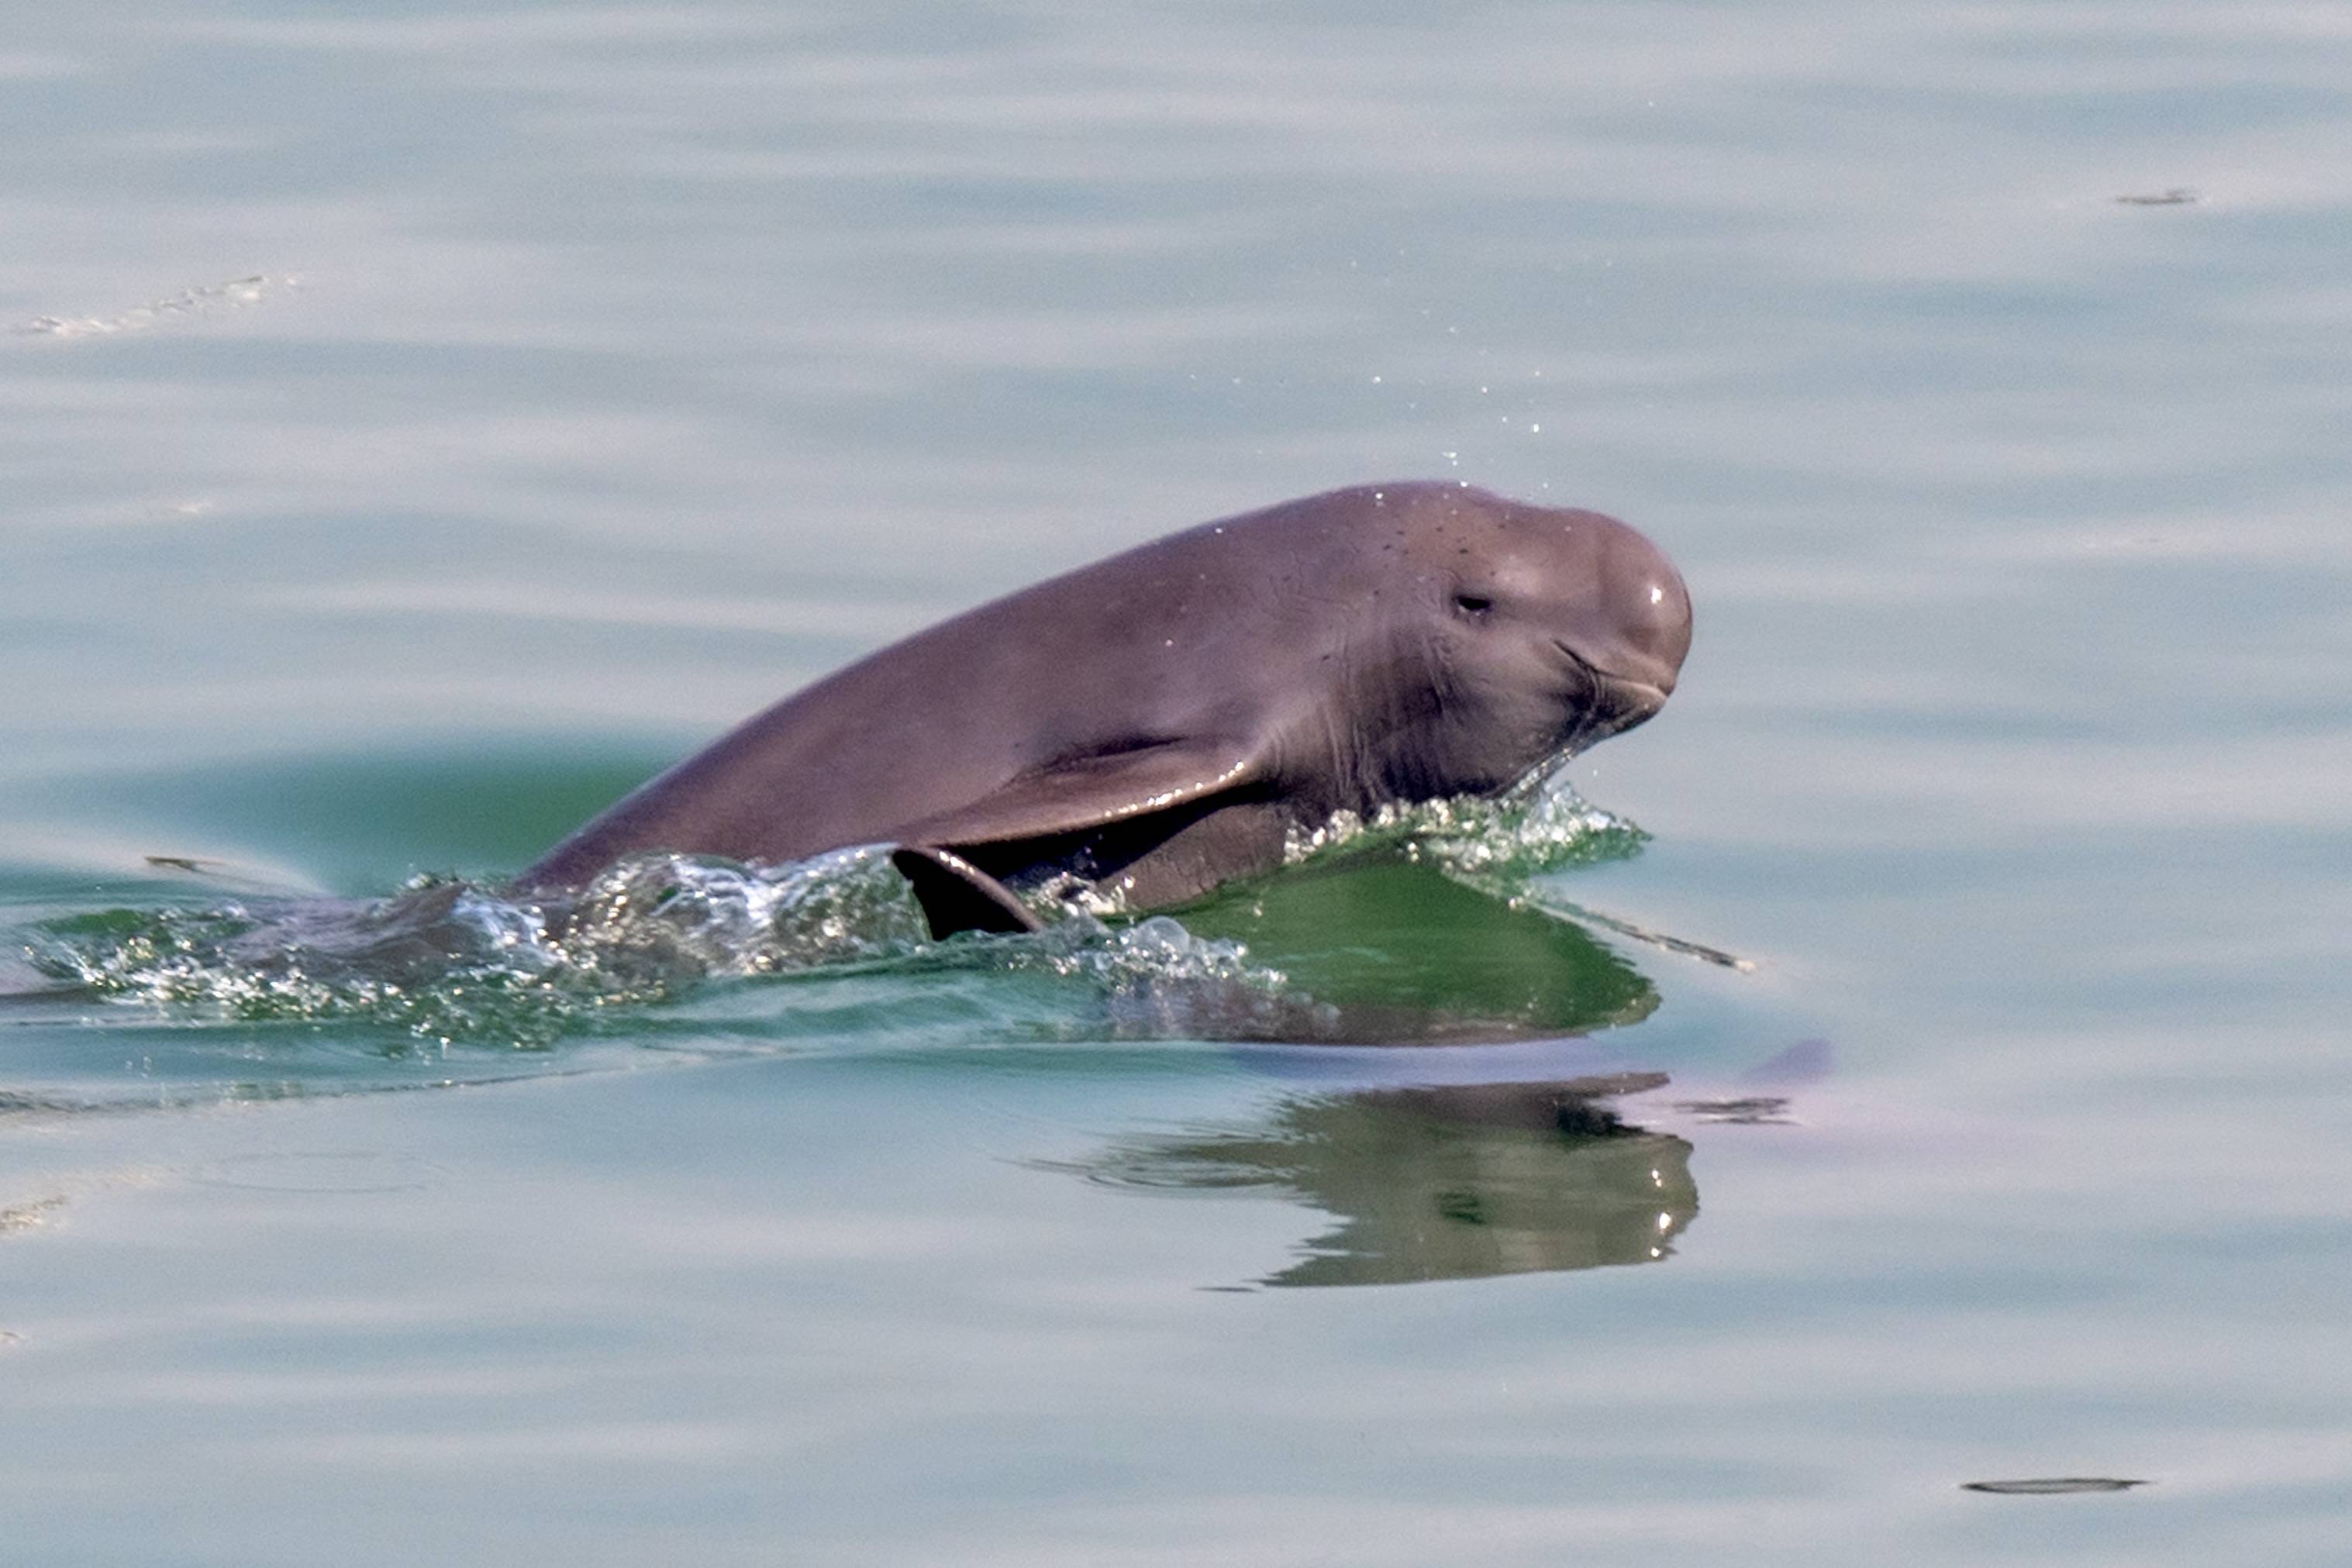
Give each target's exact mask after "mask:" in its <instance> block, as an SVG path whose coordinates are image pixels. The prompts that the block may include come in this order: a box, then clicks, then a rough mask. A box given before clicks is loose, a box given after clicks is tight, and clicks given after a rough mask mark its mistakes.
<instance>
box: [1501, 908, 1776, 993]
mask: <svg viewBox="0 0 2352 1568" xmlns="http://www.w3.org/2000/svg"><path fill="white" fill-rule="evenodd" d="M1538 908H1551V909H1554V910H1556V911H1557V912H1558V913H1559V914H1561V915H1566V916H1567V917H1568V918H1569V919H1570V920H1586V921H1590V922H1591V923H1592V924H1593V925H1598V926H1600V927H1601V929H1602V930H1604V931H1614V932H1616V933H1617V934H1618V935H1619V936H1630V937H1632V938H1633V940H1634V941H1636V942H1647V943H1648V944H1649V945H1650V946H1653V947H1663V948H1664V949H1665V950H1666V951H1667V952H1669V953H1680V954H1681V955H1682V956H1684V957H1685V958H1696V959H1697V960H1698V961H1699V962H1700V963H1702V964H1713V965H1714V966H1715V967H1717V968H1719V969H1730V970H1733V971H1735V972H1737V973H1738V974H1742V975H1752V974H1754V973H1755V972H1756V963H1755V960H1754V959H1752V958H1743V957H1741V956H1739V955H1738V954H1737V953H1727V952H1725V951H1724V950H1723V949H1722V948H1720V947H1710V946H1707V945H1706V943H1704V942H1693V941H1690V940H1689V939H1688V938H1686V937H1682V936H1667V935H1666V934H1665V933H1664V932H1663V931H1653V930H1652V929H1650V927H1648V926H1646V925H1635V924H1634V923H1633V922H1632V921H1630V920H1621V919H1619V918H1618V917H1617V916H1616V915H1603V914H1601V911H1599V910H1597V909H1593V908H1591V907H1589V906H1587V905H1585V904H1570V903H1568V902H1566V901H1565V900H1562V901H1560V902H1559V904H1550V905H1547V904H1541V903H1538Z"/></svg>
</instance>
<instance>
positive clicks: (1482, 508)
mask: <svg viewBox="0 0 2352 1568" xmlns="http://www.w3.org/2000/svg"><path fill="white" fill-rule="evenodd" d="M1398 510H1399V511H1400V512H1401V513H1402V516H1401V517H1399V519H1398V521H1399V523H1400V524H1401V525H1402V526H1401V527H1400V528H1399V530H1398V538H1399V542H1400V543H1401V544H1402V546H1403V548H1404V549H1405V551H1406V553H1407V555H1408V556H1409V558H1410V559H1411V560H1412V564H1413V565H1414V566H1416V567H1418V568H1420V569H1422V570H1440V571H1445V572H1449V573H1453V574H1455V575H1459V576H1464V577H1477V578H1481V579H1484V580H1489V581H1491V582H1492V583H1493V585H1494V586H1496V588H1500V589H1507V590H1516V591H1521V592H1528V593H1542V592H1547V591H1548V592H1551V593H1573V592H1574V591H1576V590H1577V589H1578V588H1579V587H1580V586H1583V585H1585V584H1588V583H1591V582H1592V581H1593V580H1595V579H1596V578H1597V577H1599V576H1601V575H1603V574H1606V573H1607V572H1608V571H1609V570H1610V568H1611V565H1612V558H1613V557H1616V556H1618V555H1620V554H1622V553H1623V551H1624V549H1625V548H1626V547H1627V546H1628V545H1632V544H1633V541H1634V540H1637V539H1638V538H1639V536H1638V535H1635V534H1634V533H1633V529H1631V528H1628V527H1626V526H1625V525H1624V524H1623V523H1621V522H1619V521H1618V520H1617V519H1616V518H1614V517H1606V516H1603V515H1602V514H1601V513H1599V512H1588V511H1584V510H1581V509H1579V508H1575V507H1538V506H1530V505H1528V504H1527V503H1525V502H1519V501H1509V500H1506V499H1504V498H1503V497H1499V496H1496V495H1493V494H1491V493H1490V492H1487V491H1485V490H1475V489H1468V488H1461V489H1455V488H1448V487H1437V486H1433V487H1430V488H1428V489H1423V490H1421V491H1419V493H1417V494H1414V495H1412V496H1411V497H1406V498H1405V504H1404V505H1403V506H1402V507H1399V508H1398ZM1634 548H1636V549H1638V548H1639V547H1638V546H1634Z"/></svg>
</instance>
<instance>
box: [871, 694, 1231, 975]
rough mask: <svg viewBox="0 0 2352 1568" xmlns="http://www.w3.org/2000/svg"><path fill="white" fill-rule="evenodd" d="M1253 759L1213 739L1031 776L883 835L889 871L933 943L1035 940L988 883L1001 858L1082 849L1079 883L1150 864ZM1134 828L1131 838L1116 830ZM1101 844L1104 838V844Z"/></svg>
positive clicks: (1122, 752)
mask: <svg viewBox="0 0 2352 1568" xmlns="http://www.w3.org/2000/svg"><path fill="white" fill-rule="evenodd" d="M1256 772H1257V759H1256V754H1255V748H1254V747H1251V746H1249V745H1247V744H1245V743H1244V742H1241V741H1237V740H1231V739H1226V738H1223V737H1201V738H1197V739H1185V740H1164V741H1150V742H1147V743H1144V744H1141V745H1135V746H1127V747H1120V748H1119V749H1118V750H1115V751H1105V752H1097V753H1094V754H1091V755H1087V756H1081V757H1077V758H1071V759H1068V760H1066V761H1059V762H1055V763H1054V764H1052V765H1050V766H1047V767H1045V768H1034V769H1032V770H1031V771H1029V772H1027V773H1024V774H1022V775H1020V776H1019V777H1017V778H1015V779H1012V780H1010V781H1009V782H1007V783H1006V784H1005V785H1004V786H1003V788H1002V789H996V790H994V791H992V792H991V793H989V794H987V795H984V796H982V797H981V798H980V799H979V800H973V801H971V802H970V803H968V804H966V805H962V806H959V807H956V808H954V809H952V810H947V811H942V812H939V813H937V814H935V815H933V816H930V817H927V818H924V819H922V820H921V821H917V822H913V823H910V824H908V826H907V827H906V828H904V829H902V830H900V831H898V832H896V833H894V834H892V837H893V838H894V839H895V840H896V841H898V844H899V845H900V848H899V849H898V851H897V852H894V853H893V855H892V856H891V860H892V863H894V864H895V865H897V866H898V870H899V872H900V873H901V874H903V875H904V876H905V877H906V878H907V880H908V882H910V883H914V885H915V895H916V897H918V898H919V899H920V900H921V901H922V905H923V912H924V914H925V915H928V916H929V919H930V923H931V935H932V936H948V935H950V934H951V933H953V932H957V931H967V930H977V931H1034V930H1036V929H1038V928H1039V922H1038V919H1037V916H1036V915H1034V913H1033V912H1032V911H1030V910H1029V908H1028V907H1027V906H1026V905H1024V904H1022V903H1021V902H1020V901H1019V900H1018V899H1016V898H1014V897H1013V894H1011V893H1010V892H1009V891H1008V890H1007V889H1006V888H1005V886H1004V884H1003V883H1001V882H999V881H997V879H996V878H995V877H994V876H993V875H992V874H991V873H990V872H989V870H988V867H989V866H990V865H991V864H992V863H994V862H997V861H999V860H1001V859H1003V858H1004V855H1003V852H1004V851H1005V849H1006V848H1007V847H1008V846H1010V847H1012V848H1013V849H1014V851H1015V852H1014V853H1013V854H1012V856H1011V859H1012V860H1013V861H1014V862H1019V863H1022V864H1032V863H1034V862H1036V861H1037V859H1038V855H1037V853H1035V851H1036V850H1037V849H1038V847H1039V846H1040V845H1041V844H1042V843H1043V842H1044V841H1053V840H1066V841H1069V845H1070V852H1071V853H1072V854H1073V855H1076V854H1078V853H1079V852H1080V849H1079V846H1080V845H1081V844H1084V846H1085V850H1084V852H1085V854H1086V856H1087V859H1088V860H1089V861H1090V862H1097V863H1093V864H1091V865H1090V866H1089V870H1088V874H1089V875H1092V874H1095V873H1100V872H1104V871H1108V870H1109V869H1112V867H1113V866H1114V865H1116V864H1123V863H1126V862H1130V861H1132V860H1134V859H1136V858H1138V857H1140V856H1146V855H1149V854H1150V852H1152V851H1153V850H1154V849H1156V848H1157V847H1159V846H1160V844H1161V843H1163V842H1164V841H1167V840H1168V839H1169V838H1171V836H1173V835H1175V834H1177V833H1179V832H1181V831H1182V830H1184V829H1185V828H1186V827H1188V826H1190V825H1192V823H1193V822H1194V821H1196V820H1197V818H1198V817H1199V815H1200V814H1201V811H1202V809H1203V808H1205V809H1207V810H1215V809H1216V804H1217V802H1218V800H1220V798H1221V797H1223V796H1226V795H1229V794H1231V793H1232V792H1233V791H1234V790H1236V789H1242V788H1244V787H1245V786H1247V785H1248V784H1249V783H1250V782H1251V781H1252V780H1253V779H1255V775H1256ZM1129 824H1132V831H1120V830H1121V829H1123V828H1126V827H1128V825H1129ZM1105 835H1108V837H1106V836H1105Z"/></svg>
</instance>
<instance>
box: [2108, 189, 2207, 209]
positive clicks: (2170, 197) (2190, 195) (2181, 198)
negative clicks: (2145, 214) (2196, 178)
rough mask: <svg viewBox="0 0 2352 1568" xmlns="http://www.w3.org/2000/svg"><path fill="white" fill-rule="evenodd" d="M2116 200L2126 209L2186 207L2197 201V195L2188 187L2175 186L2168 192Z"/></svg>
mask: <svg viewBox="0 0 2352 1568" xmlns="http://www.w3.org/2000/svg"><path fill="white" fill-rule="evenodd" d="M2196 200H2197V193H2196V192H2194V191H2192V190H2190V189H2189V187H2188V186H2186V185H2175V186H2173V187H2172V188H2171V189H2170V190H2168V191H2139V192H2133V193H2126V194H2124V195H2120V196H2117V197H2116V202H2117V203H2119V204H2122V205H2124V206H2126V207H2185V206H2188V205H2189V204H2192V203H2193V202H2195V201H2196Z"/></svg>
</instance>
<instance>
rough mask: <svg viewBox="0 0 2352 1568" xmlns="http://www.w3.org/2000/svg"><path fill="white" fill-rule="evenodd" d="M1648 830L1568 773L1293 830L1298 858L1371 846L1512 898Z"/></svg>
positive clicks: (1614, 857)
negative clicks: (1581, 790)
mask: <svg viewBox="0 0 2352 1568" xmlns="http://www.w3.org/2000/svg"><path fill="white" fill-rule="evenodd" d="M1649 838H1650V835H1649V834H1647V833H1645V832H1643V831H1642V830H1641V829H1640V828H1639V827H1637V826H1635V825H1634V824H1633V822H1631V821H1627V820H1626V819H1625V818H1623V817H1620V816H1618V815H1617V814H1616V813H1614V812H1612V811H1607V810H1602V809H1601V808H1600V807H1598V806H1595V805H1592V804H1591V803H1590V802H1588V801H1587V800H1585V799H1584V797H1582V796H1581V795H1580V794H1578V793H1577V792H1576V787H1575V786H1574V785H1573V784H1571V783H1570V782H1569V780H1568V776H1567V775H1566V774H1565V773H1564V772H1561V773H1554V774H1551V775H1549V777H1545V776H1538V777H1535V778H1531V779H1527V780H1525V781H1523V782H1521V783H1520V784H1518V785H1517V786H1515V787H1513V788H1512V789H1508V790H1507V791H1505V792H1504V793H1503V794H1501V795H1496V796H1474V795H1462V796H1454V797H1452V798H1449V799H1446V800H1422V801H1416V802H1414V803H1412V804H1411V805H1388V806H1383V807H1381V809H1380V810H1379V811H1377V812H1376V813H1374V814H1373V815H1371V816H1370V817H1360V816H1359V815H1357V814H1356V813H1355V812H1353V811H1342V812H1339V814H1338V815H1337V816H1334V817H1333V818H1332V819H1331V820H1330V821H1328V822H1326V823H1325V824H1324V825H1323V826H1321V827H1319V828H1317V829H1315V830H1314V831H1311V832H1300V833H1294V834H1292V835H1291V838H1290V841H1289V843H1288V844H1287V845H1286V847H1285V852H1284V858H1285V860H1286V862H1288V863H1290V864H1293V865H1297V864H1302V863H1305V862H1309V861H1322V860H1327V859H1333V858H1339V857H1344V856H1348V855H1354V854H1363V853H1369V852H1392V853H1397V854H1402V856H1403V857H1404V858H1405V859H1407V860H1410V861H1414V862H1429V863H1432V864H1434V865H1435V866H1437V867H1438V868H1439V869H1440V870H1441V871H1443V872H1444V873H1446V874H1447V875H1448V876H1451V877H1453V878H1454V880H1455V881H1457V882H1460V883H1465V884H1466V885H1468V886H1471V887H1475V888H1477V889H1478V890H1479V891H1480V892H1482V893H1486V894H1492V895H1494V896H1496V897H1498V898H1505V899H1516V898H1519V897H1522V896H1524V895H1525V894H1526V893H1527V891H1528V886H1529V884H1530V883H1532V882H1533V881H1534V879H1535V878H1537V877H1538V876H1545V875H1549V874H1552V873H1559V872H1565V871H1570V870H1573V869H1575V868H1577V867H1579V866H1585V865H1593V864H1597V863H1600V862H1604V861H1618V860H1626V859H1629V858H1631V857H1632V856H1633V855H1635V854H1638V853H1640V852H1641V848H1642V846H1643V844H1645V843H1647V842H1648V841H1649Z"/></svg>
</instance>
